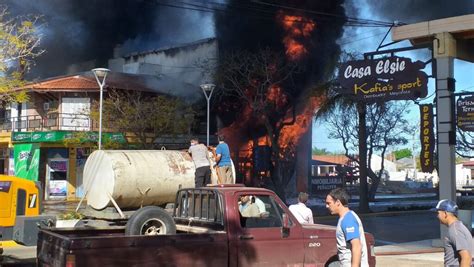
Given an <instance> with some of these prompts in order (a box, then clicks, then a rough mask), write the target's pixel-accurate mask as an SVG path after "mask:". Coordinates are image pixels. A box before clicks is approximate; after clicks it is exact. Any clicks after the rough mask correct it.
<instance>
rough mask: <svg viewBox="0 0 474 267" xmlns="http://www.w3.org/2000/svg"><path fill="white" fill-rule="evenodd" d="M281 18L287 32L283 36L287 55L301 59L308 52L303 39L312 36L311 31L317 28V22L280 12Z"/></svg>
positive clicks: (293, 58) (292, 58)
mask: <svg viewBox="0 0 474 267" xmlns="http://www.w3.org/2000/svg"><path fill="white" fill-rule="evenodd" d="M279 18H280V21H281V24H282V26H283V29H284V30H285V32H286V36H285V37H284V38H283V44H284V45H285V48H286V55H287V56H288V57H289V58H290V59H291V60H298V59H301V58H302V57H303V56H304V55H306V54H307V53H308V50H307V49H306V48H305V47H304V45H303V43H302V39H305V38H308V37H310V36H311V32H312V31H313V30H314V29H315V28H316V23H315V22H314V21H313V20H311V19H308V18H304V17H302V16H295V15H285V14H280V15H279Z"/></svg>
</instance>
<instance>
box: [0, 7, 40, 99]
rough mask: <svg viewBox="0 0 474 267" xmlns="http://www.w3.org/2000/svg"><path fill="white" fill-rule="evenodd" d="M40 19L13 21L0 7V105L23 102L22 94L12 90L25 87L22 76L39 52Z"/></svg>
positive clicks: (25, 17)
mask: <svg viewBox="0 0 474 267" xmlns="http://www.w3.org/2000/svg"><path fill="white" fill-rule="evenodd" d="M39 19H40V17H39V16H32V15H30V16H17V17H12V16H11V15H10V13H9V12H8V10H7V8H6V7H0V51H1V53H0V102H1V103H2V104H7V103H10V102H25V101H26V100H27V99H28V98H27V95H26V92H25V91H22V92H14V91H12V89H13V88H17V87H21V86H22V85H24V83H25V80H24V75H25V73H26V72H27V71H28V70H29V69H30V67H31V66H32V65H34V59H35V58H36V57H38V56H39V55H41V54H42V53H43V52H44V50H42V49H41V48H40V40H41V35H40V34H39V32H38V28H39V27H40V24H39Z"/></svg>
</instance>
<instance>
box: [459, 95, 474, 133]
mask: <svg viewBox="0 0 474 267" xmlns="http://www.w3.org/2000/svg"><path fill="white" fill-rule="evenodd" d="M456 107H457V109H456V113H457V123H458V127H459V129H461V130H463V131H469V132H474V95H470V96H467V97H460V98H459V99H458V101H457V103H456Z"/></svg>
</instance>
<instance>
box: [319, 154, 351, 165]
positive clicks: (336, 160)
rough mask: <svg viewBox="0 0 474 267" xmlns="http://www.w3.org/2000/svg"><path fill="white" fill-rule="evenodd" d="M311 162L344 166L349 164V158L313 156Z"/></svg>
mask: <svg viewBox="0 0 474 267" xmlns="http://www.w3.org/2000/svg"><path fill="white" fill-rule="evenodd" d="M313 160H317V161H323V162H327V163H333V164H339V165H346V164H347V162H349V158H348V157H346V156H345V155H313Z"/></svg>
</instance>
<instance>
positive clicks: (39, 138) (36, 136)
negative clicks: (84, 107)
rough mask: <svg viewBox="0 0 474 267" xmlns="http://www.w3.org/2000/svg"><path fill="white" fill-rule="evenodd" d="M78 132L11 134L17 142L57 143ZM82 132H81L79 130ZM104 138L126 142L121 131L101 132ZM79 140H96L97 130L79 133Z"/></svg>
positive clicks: (71, 137) (97, 136)
mask: <svg viewBox="0 0 474 267" xmlns="http://www.w3.org/2000/svg"><path fill="white" fill-rule="evenodd" d="M77 133H78V132H68V131H50V132H14V133H13V134H12V142H17V143H26V142H28V143H58V142H63V141H64V140H68V139H73V138H75V137H77V136H78V134H77ZM81 133H82V132H81ZM102 135H103V137H104V141H105V140H111V141H113V142H117V143H122V144H123V143H126V142H127V141H126V140H125V137H124V136H123V134H122V133H103V134H102ZM79 139H80V140H81V142H83V143H85V142H97V141H98V140H99V134H98V133H97V132H84V135H81V136H80V138H79Z"/></svg>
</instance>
